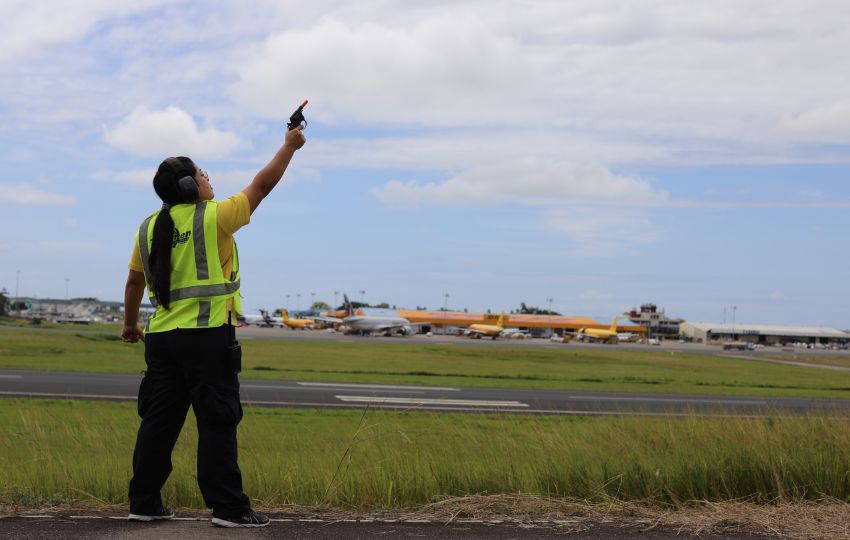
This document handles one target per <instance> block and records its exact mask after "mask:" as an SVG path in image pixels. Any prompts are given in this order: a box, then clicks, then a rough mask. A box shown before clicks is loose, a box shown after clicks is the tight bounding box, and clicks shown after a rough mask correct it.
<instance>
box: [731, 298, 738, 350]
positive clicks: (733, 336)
mask: <svg viewBox="0 0 850 540" xmlns="http://www.w3.org/2000/svg"><path fill="white" fill-rule="evenodd" d="M737 312H738V306H732V339H734V340H735V341H737V340H738V338H736V337H735V314H736V313H737Z"/></svg>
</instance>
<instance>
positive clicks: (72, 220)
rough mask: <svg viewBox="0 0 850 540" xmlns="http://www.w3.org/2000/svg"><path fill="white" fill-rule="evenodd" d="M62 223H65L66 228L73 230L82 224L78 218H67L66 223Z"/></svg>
mask: <svg viewBox="0 0 850 540" xmlns="http://www.w3.org/2000/svg"><path fill="white" fill-rule="evenodd" d="M62 223H64V225H65V226H66V227H70V228H73V227H76V226H78V225H79V224H80V221H79V220H78V219H77V218H66V219H65V221H63V222H62Z"/></svg>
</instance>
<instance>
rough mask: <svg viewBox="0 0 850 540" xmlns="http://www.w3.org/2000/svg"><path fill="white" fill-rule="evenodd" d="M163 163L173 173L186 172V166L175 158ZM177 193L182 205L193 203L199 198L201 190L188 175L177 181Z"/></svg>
mask: <svg viewBox="0 0 850 540" xmlns="http://www.w3.org/2000/svg"><path fill="white" fill-rule="evenodd" d="M165 163H167V164H168V166H169V167H171V170H172V171H174V172H178V171H181V172H182V171H185V170H186V166H185V165H184V164H183V163H181V161H180V160H179V159H177V158H168V159H166V160H165ZM177 192H178V194H179V196H180V202H184V203H190V202H195V201H197V200H198V199H199V198H200V197H201V188H200V187H198V182H196V181H195V179H194V178H193V177H191V176H188V175H186V176H184V177H182V178H180V179H179V180H177Z"/></svg>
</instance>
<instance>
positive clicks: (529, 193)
mask: <svg viewBox="0 0 850 540" xmlns="http://www.w3.org/2000/svg"><path fill="white" fill-rule="evenodd" d="M374 194H375V196H377V197H378V198H379V199H380V200H381V201H382V202H384V203H385V204H388V205H391V206H413V205H416V204H444V205H476V204H516V203H520V204H533V205H552V204H564V203H576V202H588V201H602V202H605V201H612V202H616V201H620V202H622V201H629V202H634V203H635V204H640V203H653V202H661V201H663V200H665V199H666V194H664V193H659V192H656V191H654V190H653V189H652V187H651V186H650V185H649V183H648V182H645V181H643V180H640V179H637V178H630V177H626V176H620V175H616V174H613V173H612V172H611V171H609V170H608V169H607V168H605V167H602V166H601V165H596V164H577V163H558V162H547V161H536V160H522V159H516V160H512V161H508V162H495V163H490V164H489V165H480V166H477V167H472V168H470V169H467V170H465V171H463V172H461V173H459V174H458V175H456V176H454V177H452V178H450V179H448V180H446V181H444V182H439V183H433V182H432V183H426V184H421V183H417V182H414V181H409V182H401V181H398V180H392V181H390V182H388V183H387V184H385V185H384V187H383V188H382V189H377V190H374Z"/></svg>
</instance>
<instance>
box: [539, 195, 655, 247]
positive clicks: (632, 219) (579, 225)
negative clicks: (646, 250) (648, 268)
mask: <svg viewBox="0 0 850 540" xmlns="http://www.w3.org/2000/svg"><path fill="white" fill-rule="evenodd" d="M542 217H543V220H544V221H545V223H546V224H547V225H548V226H549V227H550V228H551V229H553V230H554V231H556V232H559V233H561V234H563V235H565V236H566V237H567V238H569V239H570V240H572V242H573V245H572V246H571V247H570V248H569V251H570V253H571V254H573V255H577V256H585V257H606V256H614V255H622V254H623V253H624V252H626V253H628V252H629V250H631V249H632V248H636V247H639V246H642V245H648V244H652V243H655V242H657V241H658V240H659V238H660V237H661V234H660V231H659V230H658V228H657V227H656V226H655V225H654V224H653V223H652V220H651V219H650V217H649V216H648V215H647V214H646V213H645V212H643V211H640V210H627V211H623V210H622V209H617V208H600V207H568V208H556V209H550V210H547V211H546V212H544V213H543V216H542Z"/></svg>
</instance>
